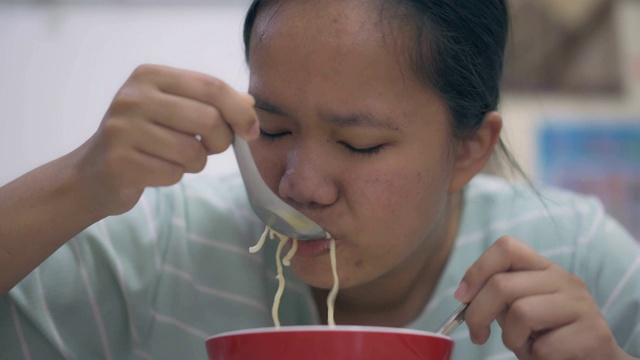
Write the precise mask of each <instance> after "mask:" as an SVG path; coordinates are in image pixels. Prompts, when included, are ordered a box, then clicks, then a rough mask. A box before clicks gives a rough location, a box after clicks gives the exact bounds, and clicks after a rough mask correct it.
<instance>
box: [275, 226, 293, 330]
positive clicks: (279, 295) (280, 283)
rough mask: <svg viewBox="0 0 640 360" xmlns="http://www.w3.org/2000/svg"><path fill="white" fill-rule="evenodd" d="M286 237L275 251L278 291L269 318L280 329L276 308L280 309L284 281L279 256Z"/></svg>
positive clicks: (281, 239) (282, 238)
mask: <svg viewBox="0 0 640 360" xmlns="http://www.w3.org/2000/svg"><path fill="white" fill-rule="evenodd" d="M287 240H289V238H287V237H286V236H284V237H281V238H280V243H279V244H278V249H277V250H276V268H277V270H278V275H276V279H278V291H276V296H275V298H274V299H273V307H272V308H271V317H272V318H273V324H274V325H275V327H280V319H279V318H278V308H279V307H280V299H281V298H282V293H283V292H284V286H285V280H284V274H283V273H282V262H281V261H280V255H281V254H282V248H283V247H284V244H286V243H287Z"/></svg>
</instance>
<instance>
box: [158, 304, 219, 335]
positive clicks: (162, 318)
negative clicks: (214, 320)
mask: <svg viewBox="0 0 640 360" xmlns="http://www.w3.org/2000/svg"><path fill="white" fill-rule="evenodd" d="M149 313H150V314H151V316H153V317H154V318H155V319H156V320H158V321H159V322H162V323H165V324H169V325H173V326H175V327H177V328H178V329H180V330H183V331H185V332H188V333H189V334H191V335H195V336H197V337H199V338H200V339H202V340H206V339H208V338H209V337H210V336H209V334H207V333H206V332H204V331H202V330H200V329H196V328H194V327H192V326H189V325H187V324H184V323H183V322H181V321H180V320H178V319H174V318H172V317H169V316H166V315H162V314H158V313H157V312H155V311H153V310H149Z"/></svg>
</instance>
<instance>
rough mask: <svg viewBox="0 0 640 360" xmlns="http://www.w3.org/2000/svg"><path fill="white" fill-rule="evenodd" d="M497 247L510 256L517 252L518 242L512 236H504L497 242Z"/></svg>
mask: <svg viewBox="0 0 640 360" xmlns="http://www.w3.org/2000/svg"><path fill="white" fill-rule="evenodd" d="M495 244H496V246H497V247H498V248H499V249H500V250H502V251H503V252H505V253H507V254H510V253H512V252H514V251H515V249H516V248H517V246H518V240H516V239H515V238H514V237H512V236H508V235H507V236H502V237H500V238H499V239H498V240H496V242H495Z"/></svg>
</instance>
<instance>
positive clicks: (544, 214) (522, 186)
mask: <svg viewBox="0 0 640 360" xmlns="http://www.w3.org/2000/svg"><path fill="white" fill-rule="evenodd" d="M608 221H610V219H609V217H608V216H607V215H606V213H605V211H604V209H603V207H602V204H601V203H600V201H599V200H598V199H597V198H595V197H591V196H585V195H581V194H577V193H573V192H570V191H566V190H562V189H557V188H547V187H533V186H531V185H529V184H526V183H513V182H509V181H507V180H504V179H501V178H497V177H493V176H489V175H479V176H477V177H476V178H474V179H473V180H472V181H471V182H470V183H469V184H468V186H467V187H466V188H465V193H464V211H463V219H462V229H461V233H463V234H476V235H475V236H476V237H480V238H482V239H481V240H480V241H483V242H485V244H486V246H489V245H490V244H491V243H492V242H493V241H495V240H496V239H498V238H499V237H501V236H503V235H511V236H514V237H517V238H519V239H520V240H522V241H525V242H527V243H528V244H529V245H531V246H533V247H534V248H535V249H536V250H537V251H538V252H540V253H541V254H542V255H545V256H547V257H550V258H551V259H552V260H554V261H556V262H559V263H563V264H562V265H565V266H566V267H567V268H571V267H572V266H574V265H575V264H573V263H574V258H573V256H574V255H575V254H576V248H577V247H578V246H580V245H582V244H586V243H588V242H589V240H590V239H591V238H593V237H594V236H595V235H596V234H597V233H598V229H600V228H601V227H602V226H604V225H605V222H608ZM479 234H481V235H479ZM466 236H470V235H466Z"/></svg>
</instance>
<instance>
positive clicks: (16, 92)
mask: <svg viewBox="0 0 640 360" xmlns="http://www.w3.org/2000/svg"><path fill="white" fill-rule="evenodd" d="M510 2H511V11H512V18H513V19H512V20H513V26H512V34H511V40H510V44H509V47H508V51H507V62H506V70H505V78H504V83H503V84H504V85H503V87H504V91H503V100H502V107H501V111H502V113H503V115H504V119H505V136H504V138H505V141H506V143H507V145H508V146H509V147H510V149H511V150H512V152H513V155H514V157H515V158H516V160H517V161H518V162H519V164H520V165H521V167H522V168H523V169H524V171H525V172H526V173H527V175H528V176H529V177H530V178H531V179H532V180H533V181H534V182H535V183H547V184H554V185H559V186H563V187H567V188H571V189H574V190H577V191H581V192H584V193H589V194H595V195H597V196H599V197H600V198H601V199H602V200H603V202H604V203H605V205H606V206H607V207H608V208H609V210H610V211H611V212H612V213H613V214H614V215H615V216H616V217H618V218H619V219H620V220H621V221H622V222H623V223H625V224H626V225H627V227H628V228H629V229H631V231H632V232H633V233H634V234H635V235H636V237H637V238H640V40H638V39H639V38H640V0H572V1H565V0H512V1H510ZM249 3H250V1H248V0H208V1H207V0H119V1H116V0H113V1H107V0H49V1H47V0H39V1H36V0H34V1H29V0H0V185H3V184H6V183H7V182H9V181H11V180H12V179H14V178H16V177H18V176H19V175H21V174H23V173H25V172H26V171H28V170H30V169H33V168H34V167H36V166H38V165H41V164H43V163H45V162H47V161H49V160H52V159H54V158H56V157H59V156H61V155H63V154H65V153H67V152H69V151H71V150H72V149H74V148H75V147H77V146H78V145H80V144H81V143H82V142H83V141H84V140H86V139H87V138H89V137H90V136H91V134H93V132H94V131H95V130H96V128H97V127H98V125H99V123H100V121H101V119H102V116H103V114H104V112H105V110H106V109H107V107H108V105H109V103H110V101H111V98H112V97H113V95H114V94H115V93H116V91H117V90H118V88H119V87H120V86H121V84H122V83H123V82H124V81H125V80H126V78H127V77H128V75H129V74H130V73H131V71H133V69H134V68H135V67H136V66H137V65H139V64H143V63H156V64H164V65H170V66H176V67H180V68H185V69H191V70H195V71H201V72H205V73H208V74H212V75H215V76H217V77H219V78H221V79H223V80H225V81H227V82H228V83H230V84H231V85H232V86H233V87H235V88H236V89H239V90H245V89H246V88H247V83H248V73H247V69H246V66H245V64H244V62H243V55H242V51H243V49H242V38H241V34H242V20H243V16H244V12H245V11H246V8H247V6H248V4H249ZM501 168H502V169H501ZM235 169H236V165H235V161H234V159H233V155H232V154H231V153H229V152H227V153H225V154H223V155H221V156H215V157H211V158H210V160H209V164H208V166H207V169H206V170H205V171H209V172H212V171H234V170H235ZM503 170H504V166H501V165H500V163H499V162H498V161H496V162H494V163H492V164H491V166H490V167H489V168H488V169H487V171H489V172H498V171H503ZM506 173H507V176H510V175H509V174H511V173H510V172H509V171H507V172H506Z"/></svg>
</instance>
